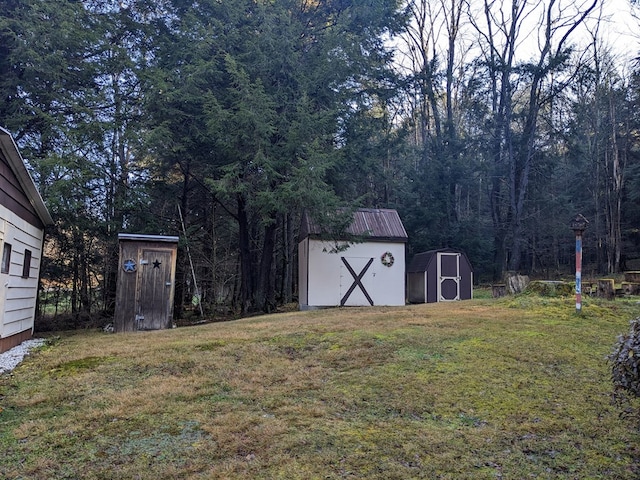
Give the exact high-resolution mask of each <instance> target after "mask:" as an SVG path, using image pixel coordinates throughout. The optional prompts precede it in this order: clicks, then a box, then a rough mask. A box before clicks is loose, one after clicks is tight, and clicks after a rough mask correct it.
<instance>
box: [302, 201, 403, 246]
mask: <svg viewBox="0 0 640 480" xmlns="http://www.w3.org/2000/svg"><path fill="white" fill-rule="evenodd" d="M323 233H325V232H322V230H321V228H320V226H319V225H318V224H317V223H316V222H314V221H313V219H312V218H311V217H310V216H309V215H307V214H306V213H305V214H303V216H302V225H301V227H300V239H304V238H306V237H320V236H321V235H322V234H323ZM345 233H346V234H347V235H352V236H357V237H364V239H365V240H367V241H379V242H382V241H391V242H406V241H407V238H408V237H407V232H406V230H405V229H404V225H403V224H402V221H401V220H400V215H398V212H397V211H396V210H392V209H384V208H361V209H358V210H356V211H355V212H354V213H353V221H352V222H351V224H350V225H349V227H348V228H347V229H346V232H345ZM334 240H342V239H340V238H336V239H334Z"/></svg>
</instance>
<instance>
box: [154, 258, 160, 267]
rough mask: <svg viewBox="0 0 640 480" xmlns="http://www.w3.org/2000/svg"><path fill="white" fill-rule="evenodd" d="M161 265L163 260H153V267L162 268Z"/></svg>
mask: <svg viewBox="0 0 640 480" xmlns="http://www.w3.org/2000/svg"><path fill="white" fill-rule="evenodd" d="M160 265H162V262H159V261H158V260H156V261H155V262H153V268H160Z"/></svg>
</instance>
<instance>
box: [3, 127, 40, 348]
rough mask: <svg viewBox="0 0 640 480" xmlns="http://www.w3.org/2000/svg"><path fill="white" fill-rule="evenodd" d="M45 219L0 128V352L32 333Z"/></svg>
mask: <svg viewBox="0 0 640 480" xmlns="http://www.w3.org/2000/svg"><path fill="white" fill-rule="evenodd" d="M51 224H53V220H52V219H51V215H49V212H48V211H47V207H46V206H45V204H44V202H43V201H42V197H41V196H40V194H39V193H38V190H37V188H36V186H35V184H34V183H33V179H32V178H31V175H29V172H28V170H27V168H26V167H25V164H24V161H23V159H22V156H21V155H20V152H19V151H18V147H17V146H16V144H15V142H14V141H13V138H11V135H10V134H9V132H7V131H6V130H5V129H3V128H0V250H1V251H2V265H1V266H0V285H1V288H2V290H1V291H0V353H2V352H4V351H7V350H9V349H10V348H13V347H15V346H16V345H19V344H20V343H22V342H23V341H24V340H27V339H29V338H31V336H32V335H33V328H34V320H35V311H36V298H37V294H38V279H39V277H40V260H41V258H42V245H43V241H44V233H45V227H46V226H47V225H51Z"/></svg>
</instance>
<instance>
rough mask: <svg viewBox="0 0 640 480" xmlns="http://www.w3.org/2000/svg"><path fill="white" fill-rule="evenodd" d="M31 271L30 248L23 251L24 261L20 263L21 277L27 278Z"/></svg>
mask: <svg viewBox="0 0 640 480" xmlns="http://www.w3.org/2000/svg"><path fill="white" fill-rule="evenodd" d="M29 273H31V250H25V251H24V263H23V264H22V278H29Z"/></svg>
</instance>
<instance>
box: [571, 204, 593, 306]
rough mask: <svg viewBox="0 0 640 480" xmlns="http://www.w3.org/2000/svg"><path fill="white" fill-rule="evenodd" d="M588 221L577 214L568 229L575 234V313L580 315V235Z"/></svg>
mask: <svg viewBox="0 0 640 480" xmlns="http://www.w3.org/2000/svg"><path fill="white" fill-rule="evenodd" d="M587 225H589V220H587V219H586V218H584V217H583V216H582V215H580V214H578V215H576V216H575V217H574V219H573V220H571V223H570V224H569V227H570V228H571V230H573V232H574V233H575V234H576V313H582V234H583V233H584V231H585V229H586V228H587Z"/></svg>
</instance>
